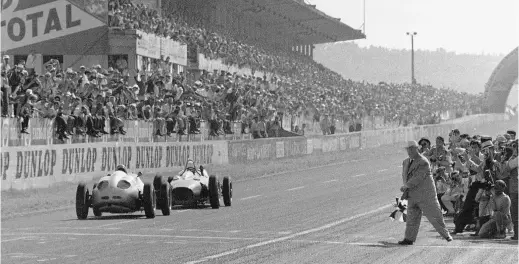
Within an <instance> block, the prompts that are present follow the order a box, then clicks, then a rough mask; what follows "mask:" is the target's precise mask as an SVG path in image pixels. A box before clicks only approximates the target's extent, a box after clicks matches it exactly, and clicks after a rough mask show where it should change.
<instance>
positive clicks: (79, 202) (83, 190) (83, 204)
mask: <svg viewBox="0 0 519 264" xmlns="http://www.w3.org/2000/svg"><path fill="white" fill-rule="evenodd" d="M89 198H90V197H89V192H88V188H87V187H86V184H85V183H83V182H82V183H79V184H78V186H77V190H76V215H77V218H78V219H87V217H88V207H89V206H90V204H89Z"/></svg>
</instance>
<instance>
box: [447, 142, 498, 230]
mask: <svg viewBox="0 0 519 264" xmlns="http://www.w3.org/2000/svg"><path fill="white" fill-rule="evenodd" d="M481 140H482V141H483V143H479V141H472V142H471V143H470V150H469V152H470V155H469V154H468V152H463V153H461V159H460V158H459V157H457V158H458V159H459V160H460V162H461V161H462V160H463V161H465V167H466V168H467V169H469V171H470V174H472V175H474V180H473V181H471V182H470V185H469V189H468V192H467V195H466V196H465V202H464V204H463V209H462V211H461V212H460V213H459V215H458V216H457V218H456V220H455V229H454V231H453V232H452V233H451V234H458V233H463V230H464V229H465V226H466V225H469V224H472V223H474V218H478V217H477V216H475V215H474V209H475V207H476V206H477V205H478V204H479V202H477V201H476V195H477V194H478V192H479V191H480V189H485V188H487V187H488V182H493V179H492V177H490V172H488V173H487V177H485V171H487V170H488V171H490V170H493V169H494V164H493V156H490V154H489V153H490V152H491V151H489V150H490V147H491V146H493V145H492V138H490V137H485V136H483V137H481ZM480 151H482V153H480ZM477 220H479V219H477Z"/></svg>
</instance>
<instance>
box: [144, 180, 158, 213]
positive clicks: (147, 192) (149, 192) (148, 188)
mask: <svg viewBox="0 0 519 264" xmlns="http://www.w3.org/2000/svg"><path fill="white" fill-rule="evenodd" d="M143 200H144V201H143V202H144V214H145V215H146V218H155V205H156V202H157V201H156V199H155V189H154V188H153V185H151V184H149V183H146V184H144V193H143Z"/></svg>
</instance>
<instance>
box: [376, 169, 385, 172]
mask: <svg viewBox="0 0 519 264" xmlns="http://www.w3.org/2000/svg"><path fill="white" fill-rule="evenodd" d="M383 171H387V169H381V170H378V171H377V172H383Z"/></svg>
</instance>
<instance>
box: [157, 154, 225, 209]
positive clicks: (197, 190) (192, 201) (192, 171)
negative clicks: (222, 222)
mask: <svg viewBox="0 0 519 264" xmlns="http://www.w3.org/2000/svg"><path fill="white" fill-rule="evenodd" d="M164 179H165V178H163V177H162V176H161V175H160V174H157V175H156V176H155V178H154V179H153V185H154V186H156V187H157V186H163V184H164V183H165V181H164ZM166 183H168V184H169V185H170V186H171V188H170V190H169V192H170V193H171V194H170V195H165V194H164V193H163V192H164V191H168V190H167V189H166V188H164V187H162V188H160V190H159V191H158V192H157V197H171V200H170V201H166V200H163V199H162V198H159V199H158V201H157V205H158V206H164V205H171V206H175V205H182V206H189V207H193V208H198V207H205V206H206V205H207V204H209V205H210V206H211V207H212V208H213V209H218V208H220V198H223V204H224V205H225V206H231V203H232V182H231V178H230V177H224V178H223V181H222V182H220V181H218V177H217V176H216V175H209V174H208V173H207V170H206V169H204V167H203V166H202V165H200V167H199V168H198V169H197V168H196V167H195V165H194V162H193V161H192V160H189V161H188V162H187V164H186V167H185V169H184V170H182V171H180V173H178V174H177V175H171V176H168V178H167V182H166Z"/></svg>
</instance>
